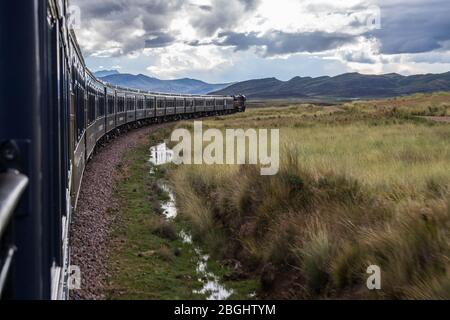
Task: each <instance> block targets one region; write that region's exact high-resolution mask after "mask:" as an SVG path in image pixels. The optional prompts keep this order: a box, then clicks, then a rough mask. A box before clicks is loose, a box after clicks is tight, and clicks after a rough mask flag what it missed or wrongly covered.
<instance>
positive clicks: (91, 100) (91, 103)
mask: <svg viewBox="0 0 450 320" xmlns="http://www.w3.org/2000/svg"><path fill="white" fill-rule="evenodd" d="M94 121H95V95H94V94H93V93H91V92H89V94H88V125H91V124H92V123H93V122H94Z"/></svg>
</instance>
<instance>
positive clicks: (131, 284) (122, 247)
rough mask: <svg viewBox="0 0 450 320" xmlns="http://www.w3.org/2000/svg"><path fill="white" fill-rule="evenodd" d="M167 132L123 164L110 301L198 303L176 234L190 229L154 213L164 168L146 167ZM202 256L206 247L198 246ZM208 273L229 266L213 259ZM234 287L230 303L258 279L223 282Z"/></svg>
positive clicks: (189, 261) (188, 254)
mask: <svg viewBox="0 0 450 320" xmlns="http://www.w3.org/2000/svg"><path fill="white" fill-rule="evenodd" d="M168 132H169V129H166V130H160V131H158V132H157V133H155V134H154V135H152V136H151V137H149V142H148V144H145V145H142V146H139V147H138V148H136V149H134V150H130V151H129V152H128V153H127V155H126V156H125V158H124V160H123V165H122V166H121V168H120V170H121V174H122V178H121V181H120V183H119V184H118V185H117V187H116V195H117V197H118V199H119V202H120V212H119V214H118V217H119V218H118V221H116V223H115V230H114V232H113V236H112V244H113V248H112V250H111V254H110V257H109V261H110V272H109V273H110V283H111V285H110V288H109V291H108V298H109V299H112V300H117V299H120V300H122V299H124V300H131V299H137V300H147V299H151V300H155V299H158V300H159V299H162V300H185V299H189V300H200V299H205V296H202V295H199V294H194V293H193V291H194V290H199V289H201V283H200V282H199V281H198V275H197V273H196V254H195V252H194V251H193V248H192V246H190V245H187V244H184V243H183V242H182V241H181V240H180V239H179V237H177V234H178V232H179V231H181V230H182V229H186V228H187V227H188V226H187V225H186V224H185V222H183V221H182V220H178V219H177V220H175V221H174V222H167V221H166V220H165V219H164V218H163V217H162V216H161V215H159V214H158V213H157V212H158V210H159V203H160V202H161V201H164V200H167V198H168V196H167V194H165V193H164V192H163V191H161V190H160V189H159V188H158V187H157V181H158V180H159V179H163V178H164V176H165V174H166V171H167V168H161V169H159V170H156V173H155V174H154V175H151V174H150V164H149V163H148V158H149V152H148V149H149V147H150V146H151V145H155V144H157V143H158V142H161V141H162V138H163V137H166V136H167V134H168ZM202 249H203V250H204V252H205V253H206V252H207V251H206V250H207V249H208V248H207V247H202ZM208 268H209V270H211V271H212V272H213V273H215V274H217V275H218V276H219V277H223V276H224V275H226V274H228V273H229V272H230V269H229V268H228V267H224V266H222V265H221V264H220V263H219V262H217V261H214V260H212V261H211V262H210V263H209V265H208ZM224 284H225V285H226V287H227V288H232V289H233V290H234V291H235V294H234V295H233V296H232V297H231V298H233V299H246V298H247V297H248V295H249V294H250V293H252V292H254V291H255V290H256V281H255V280H252V279H247V280H245V281H224Z"/></svg>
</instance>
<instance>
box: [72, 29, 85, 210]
mask: <svg viewBox="0 0 450 320" xmlns="http://www.w3.org/2000/svg"><path fill="white" fill-rule="evenodd" d="M69 39H70V42H69V48H70V56H71V62H72V66H71V68H70V70H71V92H70V128H71V130H70V131H71V134H70V136H71V142H70V145H71V148H70V149H71V150H70V151H71V152H70V155H71V159H72V161H71V164H72V170H71V171H72V179H71V181H72V184H71V196H72V200H73V206H74V207H76V200H77V199H78V195H79V193H80V187H81V180H82V178H83V173H84V168H85V164H86V158H87V157H86V143H85V140H86V139H85V138H86V116H85V113H86V110H85V109H86V101H85V100H86V99H85V92H86V74H85V66H84V60H83V56H82V55H81V52H80V50H79V47H78V45H77V42H76V37H75V34H74V33H73V32H71V33H70V34H69Z"/></svg>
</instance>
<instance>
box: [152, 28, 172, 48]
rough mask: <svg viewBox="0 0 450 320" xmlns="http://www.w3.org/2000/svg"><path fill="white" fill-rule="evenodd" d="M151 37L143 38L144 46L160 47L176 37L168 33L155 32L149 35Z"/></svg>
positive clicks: (168, 43) (170, 42)
mask: <svg viewBox="0 0 450 320" xmlns="http://www.w3.org/2000/svg"><path fill="white" fill-rule="evenodd" d="M149 36H150V37H151V39H148V40H145V47H146V48H161V47H166V46H168V45H170V44H172V43H173V42H174V41H175V40H176V38H175V37H174V36H172V35H170V34H168V33H163V32H155V33H153V34H150V35H149Z"/></svg>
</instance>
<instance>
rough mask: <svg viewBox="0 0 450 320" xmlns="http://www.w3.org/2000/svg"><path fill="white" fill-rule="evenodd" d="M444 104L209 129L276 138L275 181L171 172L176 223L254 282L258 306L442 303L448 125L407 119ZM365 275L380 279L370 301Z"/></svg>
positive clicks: (359, 106)
mask: <svg viewBox="0 0 450 320" xmlns="http://www.w3.org/2000/svg"><path fill="white" fill-rule="evenodd" d="M449 101H450V95H449V94H445V93H439V94H433V95H414V96H411V97H402V98H397V99H387V100H381V101H369V102H358V103H352V104H346V105H343V106H339V107H325V108H324V107H318V106H313V105H288V106H283V107H276V108H270V107H269V108H259V109H251V110H249V111H248V112H246V113H245V114H238V115H234V116H231V117H226V118H216V119H211V120H208V121H205V122H204V127H214V128H220V129H225V128H231V127H235V128H279V129H280V133H281V137H280V139H281V144H282V146H281V168H280V172H279V174H278V175H276V176H273V177H263V176H261V175H260V174H259V169H258V168H256V167H251V166H241V167H234V166H180V167H178V168H175V169H172V170H171V172H169V174H170V176H171V181H172V183H173V185H174V186H175V190H176V193H177V197H178V202H179V206H180V214H181V215H182V216H183V217H184V219H186V220H187V221H188V222H189V223H190V225H191V226H192V230H193V232H194V233H195V234H196V235H197V237H198V238H199V239H202V240H203V241H204V242H205V243H208V245H209V246H210V247H211V248H213V250H212V251H213V252H214V253H215V256H216V258H218V259H224V258H233V259H238V260H239V261H241V262H242V263H243V265H244V266H245V268H246V269H247V270H248V271H249V272H251V273H254V274H255V275H258V276H259V277H260V290H259V292H260V295H261V296H262V297H269V298H287V299H292V298H295V299H298V298H300V299H309V298H343V299H345V298H360V299H367V298H376V299H418V298H419V299H420V298H427V299H436V298H442V299H448V298H450V296H449V293H450V291H449V290H448V288H449V283H450V237H449V234H450V125H449V124H446V123H434V122H430V121H427V120H423V119H420V118H416V117H415V116H421V115H436V113H435V112H434V111H433V110H434V109H433V110H431V111H430V109H429V108H428V107H429V105H433V104H436V103H440V104H442V106H444V107H445V105H446V104H447V103H448V102H449ZM445 108H446V107H445ZM421 110H422V111H423V110H425V111H426V110H428V111H429V112H428V113H427V112H425V111H424V112H421ZM179 126H180V127H190V126H191V124H189V123H183V124H180V125H179ZM372 264H376V265H379V266H380V267H381V269H382V280H383V287H382V290H381V291H378V292H370V291H368V290H367V288H366V287H365V284H366V279H367V274H366V269H367V267H368V266H370V265H372Z"/></svg>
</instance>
